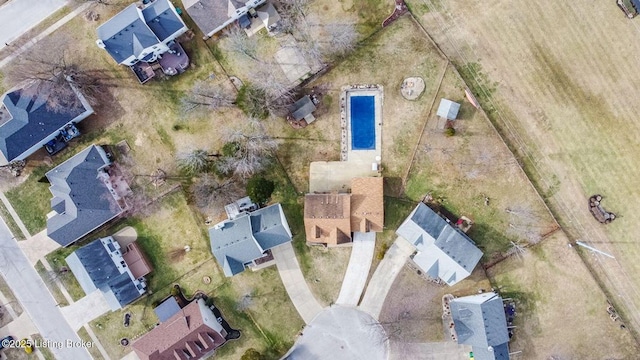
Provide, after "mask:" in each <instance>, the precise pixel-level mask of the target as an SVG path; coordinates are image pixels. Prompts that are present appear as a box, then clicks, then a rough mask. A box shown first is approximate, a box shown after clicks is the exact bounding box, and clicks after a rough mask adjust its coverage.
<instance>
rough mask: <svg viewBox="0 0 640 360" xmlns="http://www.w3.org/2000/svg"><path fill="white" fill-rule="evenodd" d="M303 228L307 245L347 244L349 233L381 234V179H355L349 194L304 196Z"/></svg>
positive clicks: (382, 210)
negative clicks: (309, 243)
mask: <svg viewBox="0 0 640 360" xmlns="http://www.w3.org/2000/svg"><path fill="white" fill-rule="evenodd" d="M304 226H305V232H306V235H307V241H308V242H311V243H321V244H327V245H328V246H335V245H339V244H343V243H348V242H350V241H351V233H352V232H380V231H382V228H383V226H384V201H383V178H381V177H365V178H354V179H352V180H351V193H350V194H336V193H332V194H307V195H306V196H305V199H304Z"/></svg>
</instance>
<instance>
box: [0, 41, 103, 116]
mask: <svg viewBox="0 0 640 360" xmlns="http://www.w3.org/2000/svg"><path fill="white" fill-rule="evenodd" d="M70 41H71V40H70V39H69V38H68V37H67V36H54V37H51V38H48V39H47V41H46V42H44V43H42V45H41V44H39V46H37V47H34V48H33V50H32V51H30V52H29V53H26V54H23V55H21V56H20V57H18V60H17V62H16V63H15V64H14V65H13V66H12V67H11V68H10V69H9V71H7V72H5V75H6V79H5V80H6V82H7V83H8V84H10V85H15V84H19V83H25V82H28V83H29V84H30V85H29V86H27V87H26V88H25V90H24V91H28V92H29V93H32V94H33V95H38V96H41V97H43V98H44V99H47V106H49V108H50V109H51V110H52V111H58V112H63V111H67V110H69V109H74V108H78V107H81V106H82V102H81V100H80V99H79V98H78V95H77V91H79V92H80V93H81V94H82V95H83V96H84V97H85V98H86V99H87V101H88V102H89V103H90V104H97V103H98V102H99V99H100V97H101V95H103V94H104V92H105V91H106V90H105V87H106V86H109V80H110V79H111V77H110V76H109V74H108V72H107V71H105V70H103V69H99V68H93V67H92V66H91V64H90V62H89V61H88V60H87V59H83V58H82V57H81V56H80V55H78V54H77V53H71V52H69V51H66V49H67V48H68V46H67V44H68V42H70ZM70 85H72V86H70Z"/></svg>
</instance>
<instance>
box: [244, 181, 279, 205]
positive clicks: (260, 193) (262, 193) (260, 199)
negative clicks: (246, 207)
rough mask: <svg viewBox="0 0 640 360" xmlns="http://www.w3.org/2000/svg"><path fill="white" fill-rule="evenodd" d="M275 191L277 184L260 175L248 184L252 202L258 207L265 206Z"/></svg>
mask: <svg viewBox="0 0 640 360" xmlns="http://www.w3.org/2000/svg"><path fill="white" fill-rule="evenodd" d="M274 189H275V184H274V182H273V181H270V180H267V179H265V178H263V177H262V176H258V175H255V176H253V177H252V178H251V179H249V182H248V183H247V195H249V198H251V201H253V202H255V203H256V204H258V205H262V204H265V203H266V202H267V201H269V198H271V194H272V193H273V190H274Z"/></svg>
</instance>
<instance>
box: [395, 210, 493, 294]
mask: <svg viewBox="0 0 640 360" xmlns="http://www.w3.org/2000/svg"><path fill="white" fill-rule="evenodd" d="M396 233H397V234H398V235H399V236H401V237H403V238H404V239H406V240H407V241H409V242H410V243H411V244H413V245H414V246H415V247H416V249H417V250H418V254H417V255H416V256H415V257H414V258H413V260H414V261H415V262H416V264H417V265H418V266H420V267H421V268H422V270H424V271H425V272H426V273H428V274H429V275H430V276H431V277H434V278H440V279H442V280H443V281H444V282H446V283H447V284H449V285H454V284H455V283H457V282H459V281H460V280H462V279H464V278H466V277H467V276H469V275H470V274H471V272H472V271H473V269H474V268H475V266H476V265H477V264H478V262H479V261H480V258H481V257H482V251H480V249H478V248H477V247H476V246H475V245H474V243H473V241H472V240H471V239H469V238H468V237H467V235H465V234H464V233H463V232H461V231H459V230H458V229H456V228H454V227H453V226H451V224H449V223H448V222H447V221H445V220H444V219H443V218H442V217H440V215H438V214H437V213H435V212H434V211H433V210H431V208H429V207H428V206H426V205H425V204H423V203H420V204H418V206H417V207H416V208H415V209H414V210H413V212H412V213H411V214H410V215H409V217H408V218H407V219H406V220H405V221H404V222H403V223H402V225H400V227H399V228H398V230H397V231H396Z"/></svg>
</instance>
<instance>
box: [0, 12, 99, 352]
mask: <svg viewBox="0 0 640 360" xmlns="http://www.w3.org/2000/svg"><path fill="white" fill-rule="evenodd" d="M14 1H15V0H14ZM12 238H13V235H12V234H11V231H9V229H8V228H7V225H6V224H5V223H4V220H2V219H0V248H1V249H2V251H0V274H2V277H3V278H4V279H5V281H6V282H7V284H8V285H9V287H10V288H11V290H12V291H13V293H14V295H15V297H16V298H17V300H18V302H20V305H22V308H23V309H24V311H25V312H26V313H27V314H29V317H30V318H31V320H32V321H33V323H34V324H35V326H36V328H37V329H38V331H39V332H40V335H42V337H43V338H44V339H46V340H50V341H52V342H53V343H54V344H62V346H60V347H58V346H54V347H51V348H50V350H51V352H53V354H54V355H55V357H56V358H57V359H74V360H76V359H77V360H84V359H87V360H89V359H91V356H90V355H89V352H88V351H87V349H86V348H83V347H79V346H73V345H77V344H78V343H79V342H80V338H79V337H78V335H77V334H76V332H75V331H74V330H73V329H72V328H71V326H69V324H68V323H67V321H66V319H65V318H64V316H62V313H61V312H60V309H59V308H58V307H57V306H56V302H55V300H54V299H53V297H52V296H51V294H50V293H49V291H48V290H47V288H46V286H45V285H44V283H43V282H42V279H41V278H40V276H38V273H37V272H36V271H35V269H34V268H33V267H32V266H31V263H30V262H29V259H28V258H27V257H26V256H25V254H24V253H23V252H22V250H20V248H19V247H18V244H17V242H16V241H15V240H13V239H12ZM68 341H70V342H71V344H72V346H67V345H68Z"/></svg>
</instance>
